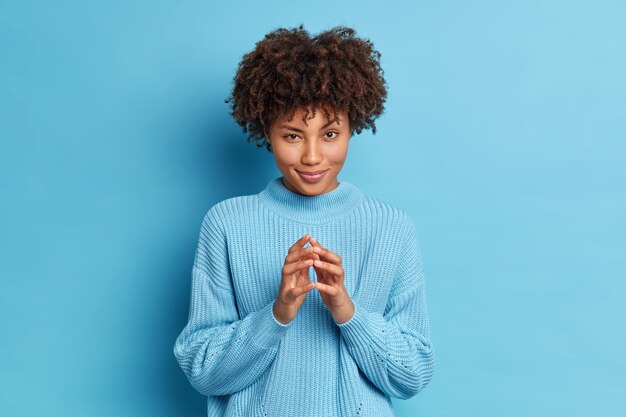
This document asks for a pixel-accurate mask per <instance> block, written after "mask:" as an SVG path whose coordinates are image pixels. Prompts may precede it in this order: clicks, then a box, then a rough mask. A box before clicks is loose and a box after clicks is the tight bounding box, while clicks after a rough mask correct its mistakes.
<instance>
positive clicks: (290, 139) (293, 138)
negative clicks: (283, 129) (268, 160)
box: [285, 133, 298, 142]
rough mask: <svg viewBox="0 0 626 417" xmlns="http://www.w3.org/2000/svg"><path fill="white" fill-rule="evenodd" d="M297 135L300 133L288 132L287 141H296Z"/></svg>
mask: <svg viewBox="0 0 626 417" xmlns="http://www.w3.org/2000/svg"><path fill="white" fill-rule="evenodd" d="M297 137H298V135H296V134H295V133H288V134H287V135H285V139H287V141H289V142H294V141H295V140H296V138H297Z"/></svg>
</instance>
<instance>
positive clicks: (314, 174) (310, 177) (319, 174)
mask: <svg viewBox="0 0 626 417" xmlns="http://www.w3.org/2000/svg"><path fill="white" fill-rule="evenodd" d="M296 172H297V173H298V175H300V178H302V179H303V180H304V181H306V182H309V183H316V182H319V181H320V180H321V179H322V178H323V177H324V175H326V172H328V169H325V170H323V171H311V172H306V171H304V172H303V171H298V170H297V169H296Z"/></svg>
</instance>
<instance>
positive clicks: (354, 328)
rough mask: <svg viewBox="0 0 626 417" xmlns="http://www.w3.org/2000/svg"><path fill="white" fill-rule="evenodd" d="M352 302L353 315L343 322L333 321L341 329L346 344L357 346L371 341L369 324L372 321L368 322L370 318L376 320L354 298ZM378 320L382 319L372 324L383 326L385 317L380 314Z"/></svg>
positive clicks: (374, 316) (365, 344)
mask: <svg viewBox="0 0 626 417" xmlns="http://www.w3.org/2000/svg"><path fill="white" fill-rule="evenodd" d="M352 302H353V304H354V315H353V316H352V318H351V319H350V320H348V321H347V322H345V323H337V322H335V323H336V324H337V327H339V329H340V331H341V335H342V336H343V339H344V341H345V342H346V346H348V347H353V348H359V347H363V346H367V345H368V344H369V343H371V341H372V332H371V326H372V324H373V323H370V320H376V315H373V314H368V313H367V312H366V311H365V310H363V309H362V308H361V307H360V306H359V305H358V304H357V303H356V302H355V301H354V300H352ZM380 320H382V322H381V323H374V325H375V326H376V325H382V326H384V320H385V319H384V318H383V317H382V316H381V317H380Z"/></svg>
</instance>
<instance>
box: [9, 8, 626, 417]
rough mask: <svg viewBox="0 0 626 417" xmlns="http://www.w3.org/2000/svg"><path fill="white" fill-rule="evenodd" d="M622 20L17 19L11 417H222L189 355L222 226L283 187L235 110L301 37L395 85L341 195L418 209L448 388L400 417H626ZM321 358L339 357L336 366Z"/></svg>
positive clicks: (486, 14)
mask: <svg viewBox="0 0 626 417" xmlns="http://www.w3.org/2000/svg"><path fill="white" fill-rule="evenodd" d="M625 21H626V5H625V3H624V2H622V1H602V0H599V1H586V2H580V1H553V2H545V1H513V2H500V1H467V2H464V1H440V2H415V1H413V2H408V1H396V2H389V3H387V4H383V2H381V1H377V2H373V1H351V2H331V1H325V0H324V1H318V2H313V3H297V2H296V3H294V2H288V1H266V2H252V1H250V2H241V1H228V2H220V3H219V4H218V2H209V1H203V2H201V1H189V2H178V1H170V2H164V1H111V0H109V1H99V2H94V1H86V2H81V1H73V2H70V1H56V2H43V1H39V2H38V1H25V0H8V1H7V0H4V1H0V140H1V143H0V276H1V280H2V281H1V285H2V286H1V288H0V325H1V327H0V330H1V336H0V415H3V416H12V417H14V416H16V417H19V416H39V415H58V416H65V417H74V416H92V417H97V416H116V417H119V416H121V417H125V416H129V417H131V416H133V417H136V416H159V417H161V416H162V417H165V416H167V417H178V416H196V417H201V416H204V415H206V410H205V398H204V397H203V396H201V395H200V394H199V393H197V392H196V391H195V390H194V389H193V388H192V387H191V385H190V384H189V383H188V381H187V380H186V378H185V376H184V374H183V372H182V370H181V369H180V368H179V367H178V364H177V363H176V360H175V358H174V355H173V352H172V347H173V343H174V340H175V338H176V336H177V335H178V333H179V332H180V331H181V330H182V328H183V326H184V325H185V323H186V320H187V314H188V308H189V291H190V284H191V264H192V261H193V254H194V250H195V246H196V243H197V237H198V233H199V229H200V223H201V221H202V218H203V216H204V214H205V213H206V211H207V210H208V208H209V207H210V206H211V205H212V204H214V203H216V202H218V201H220V200H223V199H225V198H228V197H232V196H236V195H243V194H254V193H257V192H259V191H261V189H262V188H263V187H265V185H266V184H267V182H268V181H269V180H271V179H273V178H276V177H277V176H279V171H278V169H277V168H276V166H275V164H274V160H273V157H272V155H271V154H270V153H269V152H267V151H266V150H264V149H262V148H257V147H256V146H255V145H254V144H252V143H247V142H246V135H245V134H244V133H242V132H241V129H240V128H239V127H238V126H237V125H236V124H235V123H234V121H232V120H231V118H230V116H229V115H228V108H227V105H226V104H225V103H224V99H225V98H226V97H227V96H228V93H229V91H230V88H231V87H232V77H233V75H234V73H235V70H236V66H237V63H238V62H239V60H240V59H241V56H242V55H243V54H244V53H246V52H249V51H250V50H251V49H252V48H253V47H254V44H255V42H257V41H258V40H260V39H261V38H262V37H263V35H264V34H265V33H267V32H269V31H271V30H274V29H276V28H278V27H295V26H297V25H299V24H300V23H303V24H304V25H305V28H306V29H308V30H309V31H311V33H313V34H316V33H318V32H319V31H321V30H324V29H328V28H330V27H332V26H335V25H347V26H350V27H353V28H355V29H356V30H357V34H358V35H359V36H362V37H366V38H370V39H371V40H372V41H373V42H374V45H375V47H376V49H378V50H379V51H380V52H381V54H382V57H381V63H382V66H383V69H384V70H385V77H386V79H387V82H388V85H389V98H388V101H387V103H386V111H385V113H384V114H383V116H382V117H381V118H380V119H379V120H378V122H377V125H378V132H377V133H376V134H375V135H373V134H372V133H371V131H369V130H368V131H365V132H363V133H362V134H361V135H356V136H355V137H354V138H353V139H352V141H351V145H350V151H349V154H348V159H347V161H346V164H345V166H344V169H343V170H342V172H341V173H340V176H339V178H340V179H344V180H346V181H349V182H352V183H354V184H355V185H357V186H358V187H360V188H361V189H362V190H363V191H364V192H366V193H367V194H370V195H372V196H374V197H377V198H380V199H383V200H385V201H388V202H389V203H391V204H394V205H396V206H398V207H400V208H402V209H404V210H406V211H407V212H408V213H409V214H410V215H411V216H412V217H413V219H414V220H415V223H416V225H417V227H418V233H419V239H420V242H421V244H422V249H423V259H424V267H425V273H426V279H427V288H428V303H429V312H430V317H431V326H432V337H433V343H434V346H435V353H436V368H435V374H434V376H433V379H432V381H431V383H430V384H429V385H428V386H427V387H426V388H425V389H424V390H423V391H422V392H421V393H419V394H418V395H417V396H416V397H413V398H411V399H409V400H396V399H394V400H393V402H394V404H395V408H396V410H397V414H398V416H400V417H402V416H404V417H409V416H411V417H412V416H429V417H438V416H441V417H444V416H451V417H452V416H481V417H486V416H494V417H495V416H498V417H500V416H533V417H535V416H555V415H560V416H565V415H567V416H592V415H595V416H605V417H609V416H615V417H617V416H620V417H621V416H624V415H626V397H625V396H624V392H626V377H625V375H626V355H624V352H626V329H625V325H624V319H625V318H626V303H625V300H626V297H625V296H626V279H625V278H626V265H625V261H624V259H625V257H626V256H625V255H626V193H625V190H626V133H625V132H626V129H625V128H626V49H625V47H624V40H625V39H626V25H624V22H625ZM312 348H314V347H312Z"/></svg>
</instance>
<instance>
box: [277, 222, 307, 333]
mask: <svg viewBox="0 0 626 417" xmlns="http://www.w3.org/2000/svg"><path fill="white" fill-rule="evenodd" d="M309 238H310V236H309V235H308V234H307V235H304V236H302V237H301V238H300V239H299V240H298V241H297V242H296V243H294V244H293V246H291V247H290V248H289V251H288V254H287V257H286V258H285V263H284V265H283V269H282V277H281V280H280V288H279V289H278V294H277V296H276V300H275V301H274V305H273V307H272V309H273V310H272V311H273V312H274V317H276V319H277V320H278V321H280V322H281V323H283V324H287V323H289V322H290V321H292V320H293V319H294V318H295V317H296V314H298V310H300V307H301V306H302V303H303V302H304V299H305V298H306V294H307V293H308V292H309V291H310V290H312V289H313V283H312V282H310V281H309V267H310V266H311V265H312V264H313V259H312V256H313V252H312V249H313V248H312V247H310V246H309V247H307V248H303V247H304V245H305V244H306V242H308V241H309Z"/></svg>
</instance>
